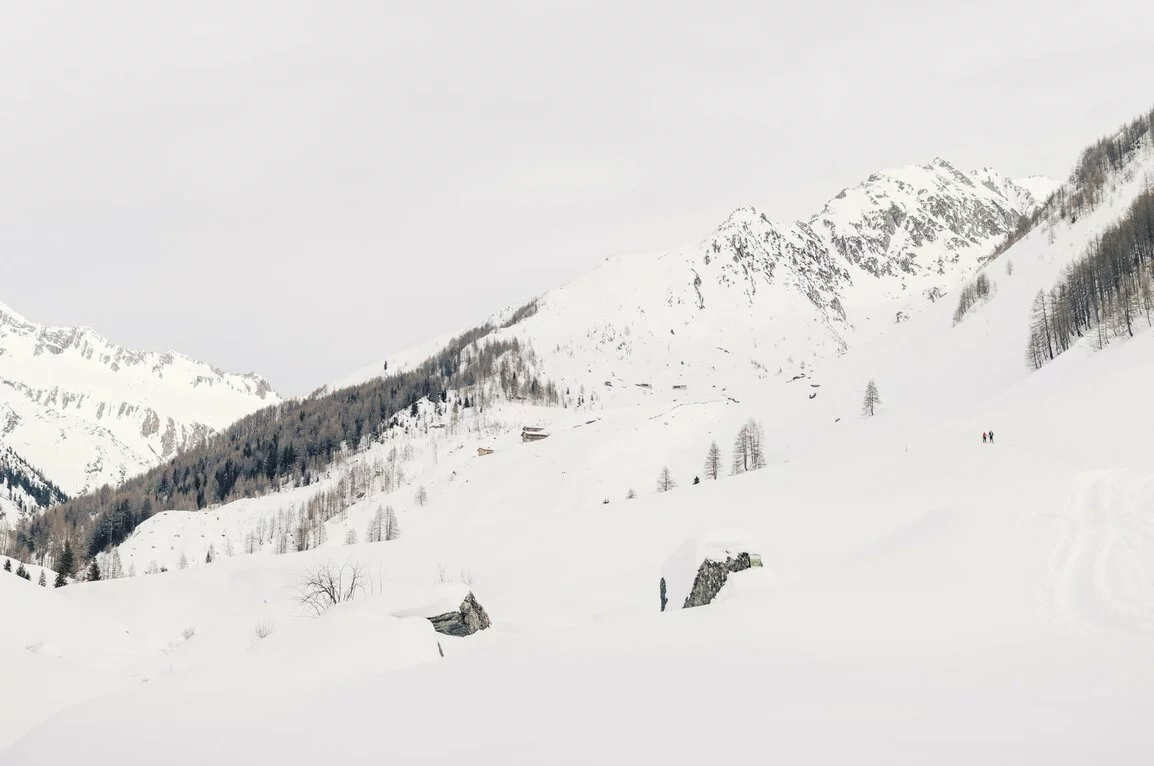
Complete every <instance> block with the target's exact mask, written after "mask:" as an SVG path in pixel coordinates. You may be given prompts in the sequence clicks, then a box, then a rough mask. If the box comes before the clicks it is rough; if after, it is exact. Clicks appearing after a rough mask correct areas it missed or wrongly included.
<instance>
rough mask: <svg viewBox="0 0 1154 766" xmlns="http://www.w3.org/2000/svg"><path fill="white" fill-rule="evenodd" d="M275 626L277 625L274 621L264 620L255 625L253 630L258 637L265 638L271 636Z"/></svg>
mask: <svg viewBox="0 0 1154 766" xmlns="http://www.w3.org/2000/svg"><path fill="white" fill-rule="evenodd" d="M275 628H276V626H275V625H273V624H272V622H270V621H269V620H265V621H264V622H258V623H257V624H256V625H255V626H253V629H252V632H253V634H254V635H255V636H256V637H257V638H262V639H263V638H268V637H269V636H271V635H272V632H273V630H274V629H275Z"/></svg>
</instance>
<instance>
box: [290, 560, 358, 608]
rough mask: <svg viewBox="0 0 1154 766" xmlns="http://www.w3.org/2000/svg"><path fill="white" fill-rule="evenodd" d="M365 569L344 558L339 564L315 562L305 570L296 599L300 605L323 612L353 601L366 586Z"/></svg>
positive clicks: (298, 585)
mask: <svg viewBox="0 0 1154 766" xmlns="http://www.w3.org/2000/svg"><path fill="white" fill-rule="evenodd" d="M365 579H366V578H365V570H364V567H362V566H360V565H359V564H356V563H353V562H348V561H346V562H345V563H344V564H341V565H340V566H339V567H338V566H336V565H335V564H333V563H332V562H329V563H327V564H318V565H317V566H315V567H312V568H311V569H309V570H308V571H306V572H305V574H304V576H303V577H302V578H301V580H300V582H299V583H298V584H297V590H296V595H295V598H296V602H297V603H298V604H300V605H301V606H302V607H307V608H309V609H312V610H313V611H314V612H315V613H316V614H318V615H319V614H323V613H324V612H325V611H327V610H328V609H329V608H331V607H333V606H336V605H337V604H340V603H343V602H345V601H352V600H353V599H354V598H356V597H357V595H359V594H360V592H361V591H362V590H363V589H364V588H365V584H366V583H365Z"/></svg>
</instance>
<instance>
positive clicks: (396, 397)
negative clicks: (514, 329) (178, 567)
mask: <svg viewBox="0 0 1154 766" xmlns="http://www.w3.org/2000/svg"><path fill="white" fill-rule="evenodd" d="M493 330H494V328H493V326H492V325H484V326H481V327H478V328H476V329H474V330H471V331H469V332H466V333H463V334H461V335H459V336H457V337H456V338H454V339H453V340H452V341H451V342H450V343H449V344H448V345H447V346H446V347H445V348H444V349H442V350H441V351H440V352H439V353H438V354H436V355H434V356H431V357H429V358H428V359H427V360H426V361H425V362H424V363H423V364H421V365H419V366H418V367H416V368H415V369H409V370H406V371H403V372H397V373H395V374H392V375H389V376H387V377H383V378H378V379H374V380H371V381H369V382H367V383H364V384H362V385H359V386H354V387H351V388H347V389H343V390H340V391H335V392H333V393H330V394H326V395H323V396H316V397H308V398H305V399H299V400H292V401H286V402H283V403H280V404H278V405H276V406H273V407H268V408H265V409H263V410H260V411H258V412H256V413H253V414H252V415H249V416H247V417H245V418H242V419H241V420H239V421H238V422H236V423H235V424H233V425H232V426H231V427H229V428H227V429H226V430H224V431H223V432H221V433H220V434H217V435H216V436H213V437H211V438H210V439H209V440H208V441H207V442H205V443H204V444H203V445H201V446H198V447H195V448H193V449H190V450H187V451H185V452H182V453H180V454H179V455H177V456H176V457H175V458H173V459H171V460H169V461H168V462H166V463H165V464H164V465H161V466H159V467H157V468H154V469H153V470H151V471H148V472H147V473H145V474H143V475H141V476H138V477H136V478H133V479H130V480H129V481H127V482H125V483H124V484H122V485H120V486H119V487H117V488H113V487H110V486H107V485H106V486H104V487H102V488H101V489H100V490H99V491H97V492H94V493H90V494H87V495H83V496H80V497H77V498H74V499H72V500H69V501H67V502H65V503H63V504H61V505H59V506H57V507H55V508H53V509H52V510H50V511H49V512H47V513H45V514H42V515H40V516H38V517H36V518H32V519H29V520H27V521H26V522H25V523H23V524H22V525H20V527H19V528H18V529H17V530H16V532H15V548H14V549H15V551H17V552H18V554H19V555H22V556H23V557H24V558H27V559H29V560H31V559H33V558H34V557H35V558H40V559H43V558H44V557H45V556H46V555H47V556H53V555H56V554H58V552H59V550H60V549H61V548H62V546H63V544H64V541H66V540H69V539H74V540H78V541H79V542H80V546H79V552H80V553H81V555H83V556H85V558H92V557H94V556H95V555H96V554H97V553H99V552H101V551H103V550H106V549H108V548H110V547H112V546H115V545H117V544H119V543H120V542H122V541H123V540H124V539H125V538H127V536H128V535H130V534H131V533H132V531H133V530H134V529H135V528H136V527H137V526H138V525H139V524H140V523H141V522H143V521H144V520H146V519H148V518H149V517H150V516H152V515H153V514H154V513H156V512H159V511H162V510H189V511H191V510H199V509H203V508H206V507H208V506H211V505H214V504H218V503H226V502H229V501H231V500H235V499H238V498H244V497H257V496H261V495H264V494H267V493H270V492H274V491H276V490H278V489H279V488H281V487H285V486H298V485H301V484H306V485H307V484H310V483H312V482H313V481H315V480H316V477H317V474H318V472H320V471H323V470H324V469H325V468H326V467H328V466H329V465H330V464H331V463H332V462H333V461H334V460H335V459H336V458H337V457H338V456H340V455H341V454H344V453H345V452H347V451H350V450H355V449H357V448H360V447H363V446H365V445H367V444H368V443H369V442H371V441H372V440H373V439H374V438H376V437H378V436H379V435H381V434H382V433H383V432H385V431H386V430H387V429H390V428H398V427H404V425H403V422H402V421H403V420H404V415H405V414H406V413H408V412H413V413H415V411H416V410H417V408H418V403H419V402H420V401H422V400H428V401H430V402H432V403H433V405H434V406H435V407H443V408H469V407H484V406H485V405H486V404H487V403H488V402H489V401H490V400H492V399H493V398H495V397H506V398H518V399H524V400H528V401H532V402H535V403H540V404H559V403H560V401H561V397H560V395H559V394H558V392H557V390H556V388H555V387H554V386H553V385H552V384H551V383H548V382H544V381H542V380H541V379H540V378H539V377H538V376H537V375H536V374H535V372H534V364H535V354H534V352H533V350H532V349H531V348H525V347H524V346H523V345H522V343H521V342H520V341H519V340H518V339H517V338H515V337H514V338H510V339H504V338H489V337H487V336H489V335H490V333H491V332H492V331H493Z"/></svg>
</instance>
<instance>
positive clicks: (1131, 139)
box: [990, 109, 1154, 259]
mask: <svg viewBox="0 0 1154 766" xmlns="http://www.w3.org/2000/svg"><path fill="white" fill-rule="evenodd" d="M1152 137H1154V109H1151V110H1150V111H1149V112H1147V113H1146V114H1143V115H1141V116H1139V117H1135V118H1134V119H1133V120H1131V121H1130V122H1128V123H1126V124H1125V125H1123V126H1122V127H1121V128H1119V129H1118V130H1117V131H1115V132H1114V133H1112V134H1111V135H1109V136H1106V137H1104V138H1101V139H1099V140H1098V141H1096V142H1095V143H1093V144H1091V145H1089V146H1087V147H1086V148H1085V149H1083V150H1082V155H1081V156H1080V157H1079V158H1078V163H1077V164H1076V165H1075V166H1074V170H1073V171H1072V172H1071V173H1070V178H1069V180H1068V183H1067V184H1066V185H1065V186H1062V187H1061V188H1059V189H1058V190H1057V191H1055V192H1054V194H1053V195H1051V197H1050V199H1049V200H1046V203H1045V204H1044V205H1042V206H1040V207H1039V208H1038V209H1037V210H1035V211H1034V213H1033V214H1032V215H1030V216H1029V217H1028V218H1024V219H1022V221H1021V222H1020V223H1019V224H1018V227H1017V228H1016V229H1015V230H1014V231H1013V232H1012V233H1011V234H1010V235H1009V236H1007V237H1006V239H1005V240H1003V241H1002V243H1001V244H999V245H998V247H997V248H995V250H994V252H993V254H992V255H991V256H990V258H991V259H993V258H997V257H998V256H999V255H1001V254H1002V253H1004V252H1006V251H1007V250H1009V249H1010V248H1011V247H1013V246H1014V245H1015V244H1017V242H1018V241H1019V240H1021V239H1022V238H1023V237H1025V236H1026V235H1027V234H1028V233H1030V231H1032V230H1033V229H1034V227H1035V226H1036V225H1037V224H1038V222H1039V221H1040V220H1041V219H1042V218H1043V217H1048V216H1051V215H1056V216H1057V217H1058V218H1059V219H1061V220H1067V219H1069V220H1070V221H1071V222H1076V221H1077V220H1078V216H1079V215H1083V214H1085V213H1088V212H1089V211H1091V210H1093V209H1094V208H1095V207H1097V206H1098V205H1099V204H1100V203H1101V201H1102V199H1103V196H1104V194H1105V192H1106V191H1107V188H1106V187H1107V184H1108V183H1109V182H1110V179H1112V178H1115V177H1117V175H1118V174H1119V173H1120V172H1121V171H1123V170H1124V169H1125V167H1126V165H1127V164H1128V163H1129V162H1130V160H1131V159H1132V158H1133V157H1134V155H1135V154H1136V153H1137V152H1138V151H1139V150H1141V149H1142V147H1143V146H1144V145H1146V144H1148V143H1149V142H1150V141H1151V139H1152Z"/></svg>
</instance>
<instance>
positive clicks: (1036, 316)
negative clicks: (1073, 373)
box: [1026, 190, 1154, 369]
mask: <svg viewBox="0 0 1154 766" xmlns="http://www.w3.org/2000/svg"><path fill="white" fill-rule="evenodd" d="M1152 314H1154V191H1152V190H1147V191H1146V192H1144V193H1143V194H1142V195H1141V196H1139V197H1138V198H1137V199H1136V200H1135V201H1134V203H1133V204H1132V205H1131V206H1130V209H1129V211H1128V212H1127V214H1126V215H1125V216H1124V217H1123V218H1122V220H1120V221H1119V222H1118V223H1116V224H1115V225H1114V226H1112V227H1111V228H1109V229H1107V230H1106V231H1105V232H1103V233H1102V235H1101V236H1100V237H1098V238H1097V239H1096V240H1095V241H1093V242H1091V243H1090V245H1089V246H1088V247H1087V249H1086V251H1085V253H1084V254H1083V255H1082V256H1081V257H1080V258H1079V259H1078V260H1077V261H1075V262H1074V263H1073V264H1071V265H1070V267H1069V268H1067V270H1066V273H1065V275H1064V276H1063V277H1062V279H1061V280H1060V281H1059V282H1058V284H1056V285H1055V286H1054V287H1052V288H1051V289H1050V291H1049V292H1048V293H1044V292H1039V293H1038V295H1037V297H1036V298H1035V299H1034V303H1033V306H1032V307H1031V311H1030V332H1029V340H1028V342H1027V346H1026V361H1027V363H1028V364H1030V365H1031V366H1032V367H1034V368H1035V369H1038V368H1040V367H1042V366H1043V365H1044V364H1046V363H1047V362H1049V361H1051V360H1053V359H1054V357H1056V356H1058V355H1059V354H1061V353H1062V352H1064V351H1066V350H1068V349H1069V348H1070V347H1071V346H1073V345H1074V344H1075V343H1076V342H1078V340H1079V339H1081V338H1086V337H1089V338H1090V339H1091V340H1092V341H1093V342H1094V344H1095V345H1097V346H1098V347H1099V348H1101V347H1102V346H1105V345H1106V344H1107V343H1108V342H1109V340H1110V339H1111V338H1114V337H1119V336H1123V335H1127V336H1132V335H1133V334H1134V324H1135V322H1137V321H1141V320H1143V319H1144V320H1145V322H1146V324H1147V325H1150V324H1151V323H1152V320H1151V315H1152Z"/></svg>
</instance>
